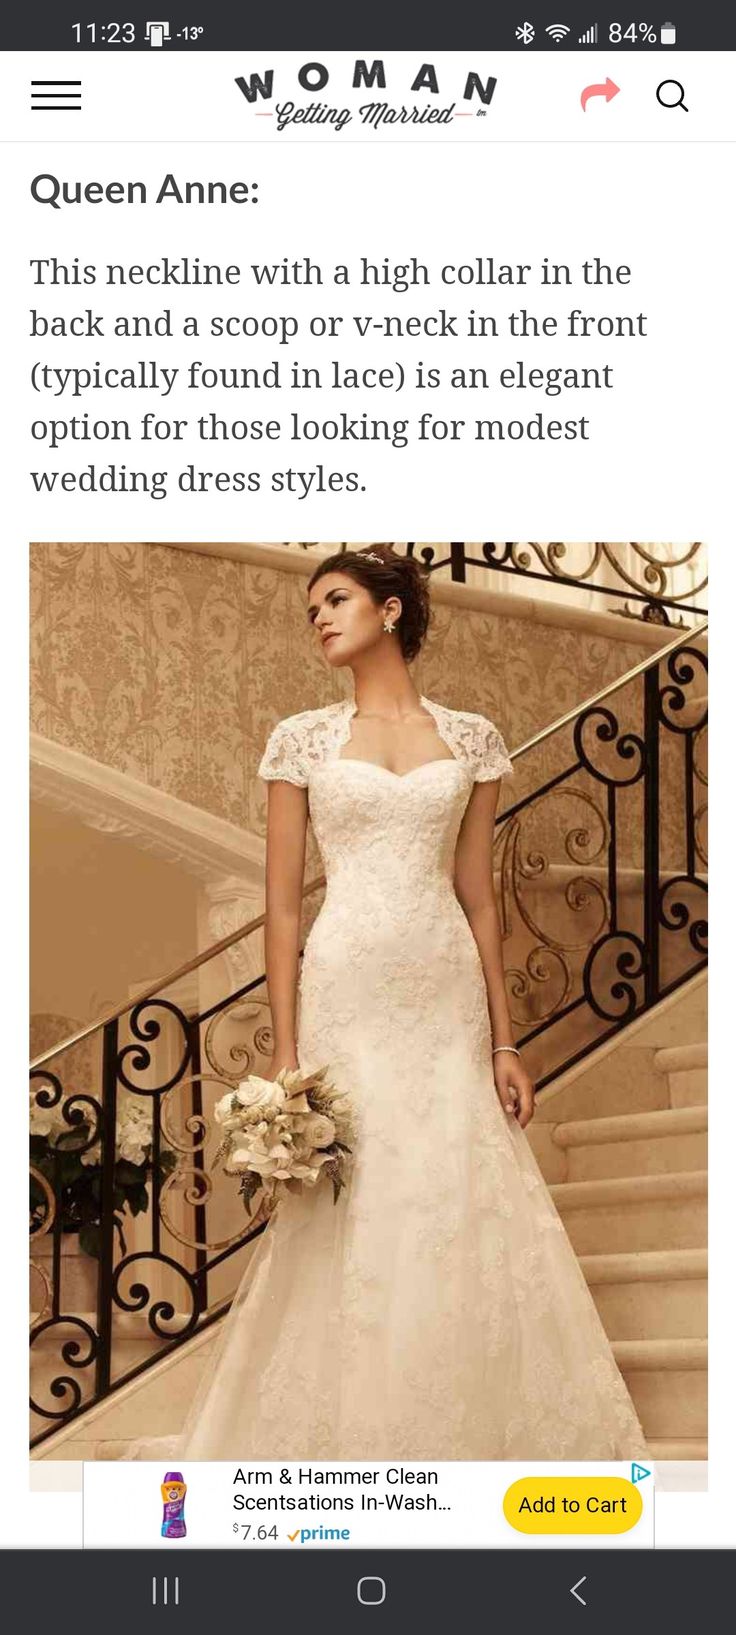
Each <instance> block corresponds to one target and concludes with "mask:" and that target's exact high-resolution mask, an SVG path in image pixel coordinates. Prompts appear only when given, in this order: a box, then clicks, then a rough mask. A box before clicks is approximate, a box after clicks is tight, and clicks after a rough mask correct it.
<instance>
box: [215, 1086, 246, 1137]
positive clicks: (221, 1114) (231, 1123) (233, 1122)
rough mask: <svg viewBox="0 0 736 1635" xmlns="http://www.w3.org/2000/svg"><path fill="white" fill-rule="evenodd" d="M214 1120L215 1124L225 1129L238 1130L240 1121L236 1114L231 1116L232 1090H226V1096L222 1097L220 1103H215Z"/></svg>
mask: <svg viewBox="0 0 736 1635" xmlns="http://www.w3.org/2000/svg"><path fill="white" fill-rule="evenodd" d="M214 1119H215V1123H216V1124H224V1126H225V1128H226V1129H230V1130H232V1129H237V1128H238V1124H239V1122H240V1120H239V1118H238V1116H237V1114H235V1115H233V1092H232V1090H228V1093H227V1095H226V1096H223V1097H222V1100H221V1101H218V1102H216V1104H215V1108H214Z"/></svg>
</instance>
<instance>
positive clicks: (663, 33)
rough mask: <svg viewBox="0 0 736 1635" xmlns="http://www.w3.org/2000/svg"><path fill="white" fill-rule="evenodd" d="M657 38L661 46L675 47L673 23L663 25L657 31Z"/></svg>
mask: <svg viewBox="0 0 736 1635" xmlns="http://www.w3.org/2000/svg"><path fill="white" fill-rule="evenodd" d="M659 38H660V41H661V43H662V45H676V43H677V29H676V28H675V25H674V23H663V24H662V27H661V29H660V31H659Z"/></svg>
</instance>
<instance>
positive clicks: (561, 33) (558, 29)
mask: <svg viewBox="0 0 736 1635" xmlns="http://www.w3.org/2000/svg"><path fill="white" fill-rule="evenodd" d="M544 32H545V34H549V37H550V39H551V40H554V42H555V45H559V43H560V40H564V38H565V35H566V34H569V33H570V30H569V28H568V26H567V23H550V25H549V27H548V28H546V29H545V31H544Z"/></svg>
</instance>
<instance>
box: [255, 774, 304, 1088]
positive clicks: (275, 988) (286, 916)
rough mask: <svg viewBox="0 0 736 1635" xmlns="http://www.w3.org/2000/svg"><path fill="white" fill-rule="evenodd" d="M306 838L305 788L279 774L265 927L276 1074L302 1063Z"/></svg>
mask: <svg viewBox="0 0 736 1635" xmlns="http://www.w3.org/2000/svg"><path fill="white" fill-rule="evenodd" d="M306 839H307V791H306V789H301V788H299V787H297V785H296V784H292V783H286V782H285V781H282V780H281V779H277V780H274V781H273V782H271V783H269V786H268V829H267V837H266V931H265V944H266V977H267V981H268V997H269V1002H270V1006H271V1019H272V1024H273V1033H274V1052H273V1059H272V1063H271V1070H272V1073H273V1075H274V1076H275V1074H276V1073H278V1072H279V1070H280V1069H281V1068H282V1067H296V1066H297V1065H298V1063H297V1055H296V995H297V977H298V971H299V929H300V925H301V913H302V891H303V887H304V858H305V852H306Z"/></svg>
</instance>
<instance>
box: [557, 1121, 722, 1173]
mask: <svg viewBox="0 0 736 1635" xmlns="http://www.w3.org/2000/svg"><path fill="white" fill-rule="evenodd" d="M707 1128H708V1110H707V1108H706V1107H702V1106H699V1107H673V1108H663V1109H660V1110H658V1111H656V1112H651V1113H623V1114H619V1115H618V1116H617V1117H615V1118H588V1119H574V1120H571V1121H570V1122H569V1123H567V1124H557V1125H555V1127H554V1129H553V1132H552V1140H553V1142H554V1144H555V1146H557V1147H561V1148H562V1149H563V1150H564V1151H565V1153H566V1157H567V1178H568V1180H570V1181H589V1180H595V1179H597V1178H599V1177H601V1176H609V1175H662V1174H665V1173H667V1172H668V1171H673V1170H688V1169H698V1170H701V1169H705V1167H706V1164H707Z"/></svg>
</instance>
